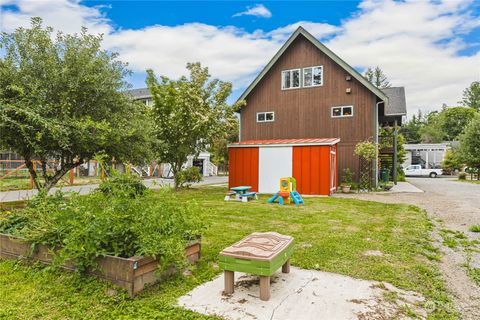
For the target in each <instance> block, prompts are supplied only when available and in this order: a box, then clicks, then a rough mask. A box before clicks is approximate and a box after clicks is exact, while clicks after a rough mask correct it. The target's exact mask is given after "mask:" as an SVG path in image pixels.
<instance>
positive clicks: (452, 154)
mask: <svg viewBox="0 0 480 320" xmlns="http://www.w3.org/2000/svg"><path fill="white" fill-rule="evenodd" d="M462 167H463V163H462V159H461V157H460V154H459V152H458V151H457V150H454V149H452V150H448V151H447V152H446V154H445V158H444V159H443V161H442V169H444V170H446V171H450V173H453V170H455V169H461V168H462Z"/></svg>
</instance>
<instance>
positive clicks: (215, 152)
mask: <svg viewBox="0 0 480 320" xmlns="http://www.w3.org/2000/svg"><path fill="white" fill-rule="evenodd" d="M238 127H239V122H238V119H236V118H232V119H231V121H230V122H229V123H228V124H227V126H226V132H225V135H226V137H219V138H216V139H215V140H214V141H213V143H212V145H211V147H210V153H211V155H212V162H214V163H215V164H216V165H222V166H228V144H229V143H233V142H237V141H238V129H239V128H238Z"/></svg>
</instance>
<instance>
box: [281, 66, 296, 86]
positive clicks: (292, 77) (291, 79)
mask: <svg viewBox="0 0 480 320" xmlns="http://www.w3.org/2000/svg"><path fill="white" fill-rule="evenodd" d="M294 88H300V69H292V70H284V71H282V89H294Z"/></svg>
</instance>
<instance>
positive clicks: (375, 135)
mask: <svg viewBox="0 0 480 320" xmlns="http://www.w3.org/2000/svg"><path fill="white" fill-rule="evenodd" d="M380 103H385V102H384V101H379V102H377V103H376V104H375V110H374V112H373V114H374V117H375V121H374V122H375V124H374V131H375V134H374V137H373V139H374V143H375V145H376V146H377V156H376V157H375V162H374V166H375V170H374V172H375V181H374V182H375V188H377V187H378V156H379V154H378V106H379V105H380Z"/></svg>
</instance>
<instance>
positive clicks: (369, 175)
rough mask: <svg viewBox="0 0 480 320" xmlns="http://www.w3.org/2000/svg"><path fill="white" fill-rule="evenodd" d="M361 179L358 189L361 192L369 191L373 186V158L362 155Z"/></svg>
mask: <svg viewBox="0 0 480 320" xmlns="http://www.w3.org/2000/svg"><path fill="white" fill-rule="evenodd" d="M359 168H360V172H359V174H360V179H359V182H358V189H359V190H360V191H361V192H369V191H370V190H372V187H373V160H367V159H365V158H364V157H360V165H359Z"/></svg>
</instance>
